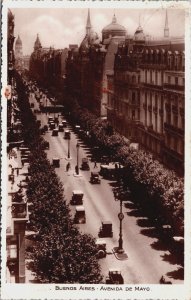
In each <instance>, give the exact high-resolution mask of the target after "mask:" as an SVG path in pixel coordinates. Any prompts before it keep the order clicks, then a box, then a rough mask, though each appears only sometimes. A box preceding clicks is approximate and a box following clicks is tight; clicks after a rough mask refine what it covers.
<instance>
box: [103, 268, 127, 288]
mask: <svg viewBox="0 0 191 300" xmlns="http://www.w3.org/2000/svg"><path fill="white" fill-rule="evenodd" d="M105 283H106V284H124V279H123V276H122V274H121V270H120V269H109V273H108V276H107V277H106V282H105Z"/></svg>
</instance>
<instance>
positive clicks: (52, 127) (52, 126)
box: [49, 122, 56, 130]
mask: <svg viewBox="0 0 191 300" xmlns="http://www.w3.org/2000/svg"><path fill="white" fill-rule="evenodd" d="M49 127H50V130H53V129H55V128H56V124H55V123H54V122H50V123H49Z"/></svg>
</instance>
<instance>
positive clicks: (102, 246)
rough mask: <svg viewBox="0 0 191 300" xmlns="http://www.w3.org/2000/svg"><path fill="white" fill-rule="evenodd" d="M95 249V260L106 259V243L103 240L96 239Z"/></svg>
mask: <svg viewBox="0 0 191 300" xmlns="http://www.w3.org/2000/svg"><path fill="white" fill-rule="evenodd" d="M95 244H96V247H97V254H96V257H97V258H103V257H106V254H107V253H106V241H105V240H103V239H97V240H96V242H95Z"/></svg>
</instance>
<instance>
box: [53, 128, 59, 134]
mask: <svg viewBox="0 0 191 300" xmlns="http://www.w3.org/2000/svg"><path fill="white" fill-rule="evenodd" d="M52 136H58V129H56V128H55V129H53V130H52Z"/></svg>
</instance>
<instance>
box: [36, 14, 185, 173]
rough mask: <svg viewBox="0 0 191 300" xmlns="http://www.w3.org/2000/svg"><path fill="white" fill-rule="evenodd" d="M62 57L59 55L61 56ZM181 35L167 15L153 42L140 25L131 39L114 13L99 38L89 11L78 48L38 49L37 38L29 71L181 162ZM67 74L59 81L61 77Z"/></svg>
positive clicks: (120, 129) (121, 130)
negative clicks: (174, 33) (175, 34)
mask: <svg viewBox="0 0 191 300" xmlns="http://www.w3.org/2000/svg"><path fill="white" fill-rule="evenodd" d="M62 57H63V59H62ZM184 64H185V55H184V39H181V38H179V39H178V38H171V37H170V30H169V26H168V14H167V11H166V14H165V16H164V37H163V38H161V39H158V40H151V38H150V37H149V36H145V34H144V31H143V28H142V27H141V25H140V24H139V26H138V28H137V29H136V31H135V33H134V35H133V36H132V37H130V36H127V32H126V29H125V28H124V27H123V26H122V25H120V24H118V23H117V18H116V16H115V15H114V16H113V18H112V21H111V23H110V24H109V25H107V26H106V27H104V28H103V30H102V38H101V39H100V38H99V37H98V35H97V33H96V32H94V30H93V28H92V24H91V19H90V12H89V10H88V16H87V22H86V34H85V37H84V39H83V40H82V42H81V44H80V46H79V47H78V46H77V45H70V46H69V49H65V50H55V49H52V48H49V49H44V48H42V46H41V44H40V41H39V38H38V37H37V40H36V42H35V46H34V52H33V54H32V55H31V59H30V71H31V73H32V74H33V75H35V77H36V78H38V80H40V79H41V80H42V79H43V81H44V80H45V81H47V82H48V81H49V82H51V83H52V84H53V85H56V86H58V82H59V83H60V88H61V86H62V84H64V85H65V87H66V88H67V92H68V94H70V95H71V96H72V97H73V98H74V99H76V100H77V101H78V102H79V104H80V105H81V106H82V107H87V108H88V109H89V110H91V111H92V112H94V113H95V114H96V115H97V116H99V117H101V118H107V119H108V121H109V122H110V123H111V124H112V126H113V127H114V128H115V129H116V130H117V131H118V132H119V133H121V134H122V135H124V136H125V137H127V138H128V139H129V140H130V141H132V142H138V143H139V145H140V146H142V147H144V148H147V149H149V150H151V151H152V152H153V153H155V155H156V156H158V158H159V159H161V160H162V161H163V162H164V163H165V164H167V165H168V166H170V167H172V168H174V167H176V169H177V170H178V171H180V173H181V172H182V171H183V166H184ZM63 77H64V78H65V81H64V83H63V81H62V80H60V79H61V78H63Z"/></svg>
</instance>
